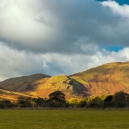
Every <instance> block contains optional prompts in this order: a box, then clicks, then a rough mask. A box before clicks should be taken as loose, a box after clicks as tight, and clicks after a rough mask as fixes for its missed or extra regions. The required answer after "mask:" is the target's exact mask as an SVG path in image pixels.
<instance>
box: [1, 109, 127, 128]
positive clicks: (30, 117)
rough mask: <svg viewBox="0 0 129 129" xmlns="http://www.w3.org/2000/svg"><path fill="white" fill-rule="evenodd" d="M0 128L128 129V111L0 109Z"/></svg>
mask: <svg viewBox="0 0 129 129" xmlns="http://www.w3.org/2000/svg"><path fill="white" fill-rule="evenodd" d="M0 129H129V111H127V110H0Z"/></svg>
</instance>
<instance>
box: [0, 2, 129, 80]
mask: <svg viewBox="0 0 129 129" xmlns="http://www.w3.org/2000/svg"><path fill="white" fill-rule="evenodd" d="M124 61H129V1H128V0H117V1H112V0H108V1H106V0H98V1H97V0H1V4H0V81H2V80H4V79H7V78H12V77H17V76H25V75H31V74H36V73H43V74H47V75H51V76H53V75H59V74H66V75H70V74H73V73H77V72H81V71H85V70H87V69H89V68H92V67H96V66H99V65H102V64H104V63H109V62H124Z"/></svg>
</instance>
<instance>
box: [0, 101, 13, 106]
mask: <svg viewBox="0 0 129 129" xmlns="http://www.w3.org/2000/svg"><path fill="white" fill-rule="evenodd" d="M13 106H14V105H13V104H12V103H11V102H10V101H9V100H2V101H0V108H11V107H13Z"/></svg>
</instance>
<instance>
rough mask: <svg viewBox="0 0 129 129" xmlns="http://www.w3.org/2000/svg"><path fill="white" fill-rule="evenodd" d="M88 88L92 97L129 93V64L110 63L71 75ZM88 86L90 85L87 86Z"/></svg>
mask: <svg viewBox="0 0 129 129" xmlns="http://www.w3.org/2000/svg"><path fill="white" fill-rule="evenodd" d="M71 78H74V79H76V80H77V81H79V82H81V83H82V84H83V85H85V86H86V88H87V89H88V91H89V92H88V93H89V94H90V95H100V94H114V93H115V92H117V91H120V90H123V91H125V92H129V62H123V63H122V62H115V63H108V64H104V65H101V66H98V67H96V68H92V69H89V70H87V71H84V72H80V73H76V74H74V75H71ZM87 84H88V85H87Z"/></svg>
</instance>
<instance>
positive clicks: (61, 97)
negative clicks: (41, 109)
mask: <svg viewBox="0 0 129 129" xmlns="http://www.w3.org/2000/svg"><path fill="white" fill-rule="evenodd" d="M49 101H56V102H66V101H65V94H64V93H62V92H61V91H54V92H52V93H50V94H49Z"/></svg>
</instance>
